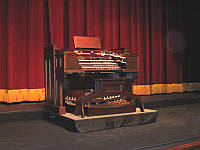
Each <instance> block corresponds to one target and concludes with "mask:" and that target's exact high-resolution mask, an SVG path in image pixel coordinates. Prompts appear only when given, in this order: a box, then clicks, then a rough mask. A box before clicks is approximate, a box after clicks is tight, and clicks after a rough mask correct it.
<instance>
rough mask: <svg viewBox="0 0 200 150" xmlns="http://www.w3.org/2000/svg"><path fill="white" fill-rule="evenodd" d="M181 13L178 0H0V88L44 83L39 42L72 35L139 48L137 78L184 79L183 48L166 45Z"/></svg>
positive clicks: (69, 42) (68, 44) (62, 41)
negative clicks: (138, 71) (174, 48)
mask: <svg viewBox="0 0 200 150" xmlns="http://www.w3.org/2000/svg"><path fill="white" fill-rule="evenodd" d="M177 7H178V8H180V9H177ZM182 13H183V7H182V4H181V0H175V2H169V1H167V0H163V1H161V0H21V1H20V2H19V1H18V0H0V37H1V41H0V72H1V73H0V89H27V88H44V75H43V74H44V68H43V48H44V47H45V46H47V45H48V44H54V45H57V47H64V48H73V47H74V46H73V36H75V35H82V36H98V37H100V39H101V44H102V48H104V49H111V48H119V47H123V48H128V49H129V50H130V51H131V52H133V53H137V54H140V73H139V78H138V79H137V81H136V83H137V84H155V83H181V82H184V81H183V76H184V75H183V55H184V54H185V53H186V52H185V50H184V49H183V50H181V51H176V50H175V51H173V50H172V51H170V49H171V48H173V43H172V42H173V41H172V40H171V38H170V37H171V36H176V35H179V34H180V35H181V33H182V30H184V29H183V28H182V26H181V24H182V23H183V20H184V19H183V15H181V14H182ZM174 14H175V15H174ZM171 31H173V32H171ZM170 40H171V41H170ZM182 40H184V39H182ZM171 46H172V47H171ZM184 57H185V55H184ZM187 81H188V79H187Z"/></svg>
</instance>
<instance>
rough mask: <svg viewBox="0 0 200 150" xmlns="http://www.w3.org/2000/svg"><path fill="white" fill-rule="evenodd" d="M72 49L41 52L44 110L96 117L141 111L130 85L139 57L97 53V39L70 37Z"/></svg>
mask: <svg viewBox="0 0 200 150" xmlns="http://www.w3.org/2000/svg"><path fill="white" fill-rule="evenodd" d="M74 44H75V49H73V50H72V49H62V48H55V47H54V46H49V47H46V48H45V49H44V67H45V96H46V109H47V110H50V111H54V112H57V113H59V114H64V113H66V112H68V113H72V114H75V115H78V116H79V115H80V116H81V117H85V116H97V115H107V114H117V113H129V112H135V111H136V107H139V108H140V110H141V111H144V106H143V103H142V101H141V99H140V97H139V96H136V95H133V94H132V83H133V81H134V79H135V78H136V77H137V75H138V72H139V65H138V62H139V56H138V55H136V54H131V53H128V52H127V50H126V49H123V48H119V49H110V50H107V49H106V50H105V49H101V44H100V40H99V38H97V37H82V36H75V37H74Z"/></svg>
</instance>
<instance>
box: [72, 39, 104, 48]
mask: <svg viewBox="0 0 200 150" xmlns="http://www.w3.org/2000/svg"><path fill="white" fill-rule="evenodd" d="M74 46H75V48H95V49H100V48H101V43H100V39H99V38H98V37H84V36H74Z"/></svg>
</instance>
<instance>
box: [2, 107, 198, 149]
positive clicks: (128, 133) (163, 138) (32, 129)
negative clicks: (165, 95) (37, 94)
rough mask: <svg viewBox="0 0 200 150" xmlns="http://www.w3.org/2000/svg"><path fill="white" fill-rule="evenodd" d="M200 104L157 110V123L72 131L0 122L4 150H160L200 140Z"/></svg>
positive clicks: (48, 124)
mask: <svg viewBox="0 0 200 150" xmlns="http://www.w3.org/2000/svg"><path fill="white" fill-rule="evenodd" d="M199 108H200V103H195V104H189V105H180V106H170V107H161V108H157V110H158V111H159V113H158V117H157V121H156V122H155V123H149V124H143V125H139V126H128V127H121V128H114V129H109V130H100V131H96V132H87V133H77V132H71V131H68V130H66V129H65V128H62V127H60V126H58V125H56V124H54V123H52V122H49V121H47V120H44V119H38V120H29V121H15V122H4V123H0V133H1V134H0V147H1V149H2V150H4V149H5V150H12V149H15V150H33V149H37V150H53V149H59V150H66V149H67V150H77V149H83V150H85V149H87V150H94V149H95V150H112V149H113V150H161V149H167V148H172V147H175V146H177V145H183V144H186V143H193V142H195V141H199V140H200V136H199V135H200V109H199Z"/></svg>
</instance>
